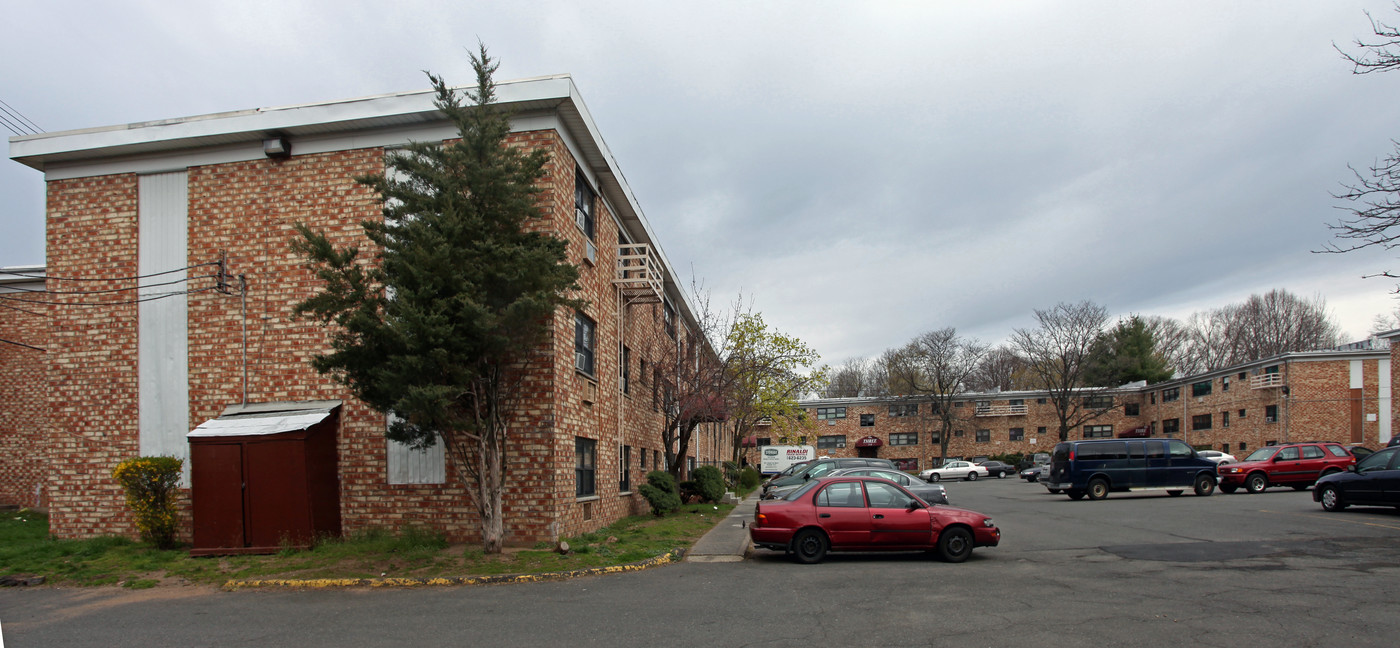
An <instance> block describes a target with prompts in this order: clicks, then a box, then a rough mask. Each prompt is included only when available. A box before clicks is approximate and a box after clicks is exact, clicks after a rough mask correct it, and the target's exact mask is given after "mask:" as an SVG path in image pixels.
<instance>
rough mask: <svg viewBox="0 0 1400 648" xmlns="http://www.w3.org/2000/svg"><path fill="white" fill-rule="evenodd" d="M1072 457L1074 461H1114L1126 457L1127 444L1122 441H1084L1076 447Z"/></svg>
mask: <svg viewBox="0 0 1400 648" xmlns="http://www.w3.org/2000/svg"><path fill="white" fill-rule="evenodd" d="M1086 427H1087V426H1086ZM1074 458H1075V460H1076V461H1115V460H1119V459H1127V458H1128V444H1127V443H1124V442H1122V441H1110V442H1108V443H1085V444H1083V445H1081V446H1078V447H1077V448H1076V450H1075V453H1074Z"/></svg>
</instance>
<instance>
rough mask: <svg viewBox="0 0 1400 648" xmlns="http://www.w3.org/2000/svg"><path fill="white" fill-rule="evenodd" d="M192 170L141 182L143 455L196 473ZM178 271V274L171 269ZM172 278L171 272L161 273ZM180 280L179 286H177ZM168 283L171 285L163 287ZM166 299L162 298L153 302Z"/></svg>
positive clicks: (139, 343) (139, 352) (139, 351)
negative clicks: (190, 436) (192, 463)
mask: <svg viewBox="0 0 1400 648" xmlns="http://www.w3.org/2000/svg"><path fill="white" fill-rule="evenodd" d="M186 176H187V174H186V172H185V171H176V172H173V173H158V174H152V175H145V176H141V178H140V183H139V185H138V190H139V198H138V203H137V209H138V217H137V218H138V220H137V227H138V231H139V235H138V240H137V270H138V274H141V275H142V276H146V275H157V276H149V277H146V278H144V279H142V280H141V282H140V284H139V286H140V287H139V289H138V291H137V292H138V294H139V295H140V297H141V298H142V299H148V300H149V301H142V302H141V303H140V304H138V305H137V317H138V323H137V335H138V340H137V357H138V361H137V363H138V364H137V372H138V376H139V378H138V380H139V387H140V415H139V421H140V428H141V454H143V455H165V456H170V457H179V458H181V459H185V460H186V470H185V474H186V476H188V475H189V465H188V464H189V462H188V459H189V444H188V442H187V441H186V440H185V434H186V433H188V432H189V431H190V422H189V410H190V406H189V403H190V380H189V323H188V319H187V313H188V298H187V297H186V296H185V295H184V294H183V293H184V291H185V290H188V289H189V284H188V283H187V282H184V281H182V280H184V279H187V278H188V277H187V275H188V272H187V271H186V270H184V269H183V268H185V266H187V265H189V261H188V258H189V252H188V250H189V245H188V240H187V239H188V234H187V231H188V227H189V190H188V179H187V177H186ZM172 270H173V271H175V272H170V271H172ZM165 272H170V274H157V273H165ZM171 282H173V283H171ZM156 284H165V285H156ZM153 297H160V298H159V299H151V298H153Z"/></svg>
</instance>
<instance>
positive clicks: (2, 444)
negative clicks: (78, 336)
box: [0, 292, 49, 508]
mask: <svg viewBox="0 0 1400 648" xmlns="http://www.w3.org/2000/svg"><path fill="white" fill-rule="evenodd" d="M4 296H5V297H6V298H7V299H6V300H5V301H0V340H8V341H9V342H15V343H17V344H9V343H6V342H0V403H3V404H4V405H3V406H0V506H27V507H38V508H44V507H47V506H48V494H47V491H46V490H45V489H44V484H45V482H46V480H47V478H48V463H49V461H48V460H49V458H48V443H47V439H46V436H45V434H44V432H45V427H46V425H47V422H48V409H47V406H46V402H47V401H46V399H47V392H48V384H47V382H46V380H45V378H44V376H45V373H44V367H45V364H46V361H47V358H46V351H45V350H43V349H45V347H46V346H47V345H48V317H47V314H46V313H47V311H48V306H47V305H45V304H43V303H42V302H43V301H46V300H48V297H47V296H46V295H44V294H42V293H40V294H33V293H24V292H7V293H4ZM20 300H27V301H31V302H36V303H24V301H20ZM21 344H23V345H28V347H36V348H28V347H25V346H19V345H21Z"/></svg>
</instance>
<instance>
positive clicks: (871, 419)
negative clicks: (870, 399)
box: [860, 414, 875, 427]
mask: <svg viewBox="0 0 1400 648" xmlns="http://www.w3.org/2000/svg"><path fill="white" fill-rule="evenodd" d="M874 425H875V415H874V414H861V415H860V426H861V427H871V426H874Z"/></svg>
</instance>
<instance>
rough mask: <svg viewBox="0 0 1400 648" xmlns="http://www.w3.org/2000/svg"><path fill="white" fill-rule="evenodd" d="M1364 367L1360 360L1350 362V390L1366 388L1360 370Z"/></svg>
mask: <svg viewBox="0 0 1400 648" xmlns="http://www.w3.org/2000/svg"><path fill="white" fill-rule="evenodd" d="M1364 366H1365V365H1364V364H1363V363H1362V361H1361V360H1352V361H1351V388H1352V389H1361V388H1362V387H1365V386H1366V385H1365V382H1364V381H1363V380H1362V369H1363V368H1364Z"/></svg>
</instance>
